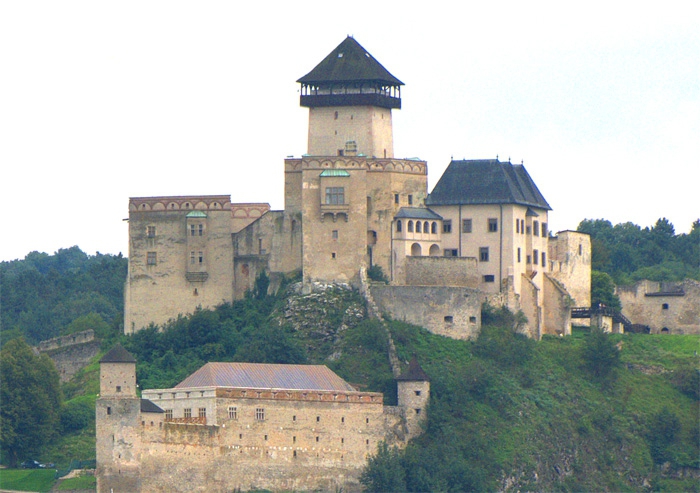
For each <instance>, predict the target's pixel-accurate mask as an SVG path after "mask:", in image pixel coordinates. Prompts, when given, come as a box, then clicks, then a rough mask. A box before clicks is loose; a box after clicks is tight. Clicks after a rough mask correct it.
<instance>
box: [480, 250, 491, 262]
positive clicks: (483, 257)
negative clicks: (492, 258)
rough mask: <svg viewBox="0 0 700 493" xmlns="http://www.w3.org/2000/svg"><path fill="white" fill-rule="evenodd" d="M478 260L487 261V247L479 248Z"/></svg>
mask: <svg viewBox="0 0 700 493" xmlns="http://www.w3.org/2000/svg"><path fill="white" fill-rule="evenodd" d="M479 260H480V261H482V262H488V261H489V247H481V248H479Z"/></svg>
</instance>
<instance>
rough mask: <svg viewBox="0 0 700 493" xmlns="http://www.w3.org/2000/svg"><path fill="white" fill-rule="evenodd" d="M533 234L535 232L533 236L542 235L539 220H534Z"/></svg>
mask: <svg viewBox="0 0 700 493" xmlns="http://www.w3.org/2000/svg"><path fill="white" fill-rule="evenodd" d="M532 234H533V236H539V235H540V223H539V221H532Z"/></svg>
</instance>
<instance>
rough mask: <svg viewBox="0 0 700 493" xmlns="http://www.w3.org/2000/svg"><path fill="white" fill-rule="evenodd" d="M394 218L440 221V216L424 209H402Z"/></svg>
mask: <svg viewBox="0 0 700 493" xmlns="http://www.w3.org/2000/svg"><path fill="white" fill-rule="evenodd" d="M394 218H396V219H403V218H407V219H432V220H442V216H440V215H439V214H436V213H434V212H433V211H431V210H430V209H426V208H425V207H402V208H401V209H399V212H397V213H396V215H395V216H394Z"/></svg>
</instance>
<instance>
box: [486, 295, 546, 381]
mask: <svg viewBox="0 0 700 493" xmlns="http://www.w3.org/2000/svg"><path fill="white" fill-rule="evenodd" d="M485 307H486V308H485V309H484V310H483V311H482V324H483V325H482V328H481V332H480V333H479V337H478V338H477V340H476V343H475V344H474V349H473V351H474V354H476V355H477V356H480V357H482V358H487V359H491V360H493V361H495V362H496V363H497V364H499V365H502V366H511V367H513V366H517V365H522V364H524V363H527V362H528V361H529V360H530V359H531V358H532V354H533V349H534V345H535V341H533V340H532V339H530V338H528V337H527V336H525V335H523V334H519V333H517V332H516V331H517V328H518V327H520V325H521V323H522V319H521V318H519V317H518V315H517V314H513V313H511V312H510V311H509V310H508V309H507V308H505V307H503V308H500V309H498V310H494V309H493V308H491V307H489V306H488V305H485ZM483 314H486V316H485V317H484V315H483ZM484 318H485V319H486V322H483V319H484Z"/></svg>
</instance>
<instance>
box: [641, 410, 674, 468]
mask: <svg viewBox="0 0 700 493" xmlns="http://www.w3.org/2000/svg"><path fill="white" fill-rule="evenodd" d="M648 428H649V431H648V432H647V440H648V441H649V451H650V452H651V456H652V458H653V459H654V462H656V463H657V464H662V463H664V462H667V461H669V460H671V458H672V456H671V453H670V452H671V451H670V449H671V447H672V445H673V444H674V443H675V441H676V439H677V437H678V435H679V432H680V431H681V423H680V420H679V419H678V416H676V414H675V413H674V412H672V411H671V410H669V409H668V408H667V407H664V408H663V409H661V411H659V412H658V413H656V414H655V415H653V416H652V417H651V422H650V423H649V426H648Z"/></svg>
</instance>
